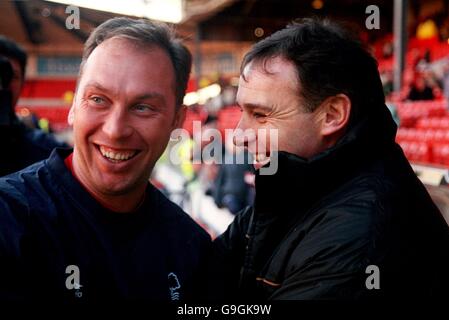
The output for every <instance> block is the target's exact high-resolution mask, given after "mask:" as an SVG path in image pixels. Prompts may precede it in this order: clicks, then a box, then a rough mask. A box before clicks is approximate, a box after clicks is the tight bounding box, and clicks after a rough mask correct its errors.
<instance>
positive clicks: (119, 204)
mask: <svg viewBox="0 0 449 320" xmlns="http://www.w3.org/2000/svg"><path fill="white" fill-rule="evenodd" d="M64 163H65V165H66V166H67V168H68V169H69V170H70V172H71V173H72V175H73V176H74V177H75V179H76V180H77V181H78V182H79V183H80V184H81V186H82V187H83V188H84V189H85V190H86V191H87V192H88V193H89V194H90V195H91V196H92V197H93V198H94V199H95V200H96V201H97V202H98V203H100V204H101V206H103V207H104V208H106V209H108V210H111V211H114V212H120V213H128V212H133V211H135V210H137V209H138V208H139V207H140V206H141V205H142V203H143V202H144V200H145V190H146V186H144V187H143V188H142V190H141V191H139V192H132V193H128V194H124V195H105V194H102V193H99V192H96V191H95V189H94V188H89V186H88V185H89V184H88V183H87V182H83V181H85V179H83V175H82V174H80V171H79V169H77V165H76V163H75V162H74V161H73V153H71V154H70V155H69V156H68V157H67V158H66V159H65V160H64Z"/></svg>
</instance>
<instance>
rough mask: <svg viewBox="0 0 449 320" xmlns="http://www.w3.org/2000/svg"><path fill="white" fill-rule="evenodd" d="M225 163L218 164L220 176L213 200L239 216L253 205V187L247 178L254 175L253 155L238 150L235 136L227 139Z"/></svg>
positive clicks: (216, 181) (240, 149) (216, 183)
mask: <svg viewBox="0 0 449 320" xmlns="http://www.w3.org/2000/svg"><path fill="white" fill-rule="evenodd" d="M223 153H224V156H223V163H222V164H218V166H219V169H218V175H217V178H216V179H215V184H214V188H213V198H214V201H215V204H216V205H217V206H218V207H220V208H221V207H225V208H228V209H229V211H230V212H231V213H233V214H237V213H238V212H239V211H241V210H242V209H244V208H245V207H247V206H249V205H252V203H253V202H252V195H253V193H252V192H251V188H252V187H251V186H250V185H249V184H248V183H246V181H245V176H246V175H248V174H252V173H253V170H254V169H253V166H252V165H251V164H252V161H251V155H249V154H248V152H247V151H246V150H244V149H243V148H241V147H240V148H236V146H235V145H234V143H233V136H232V135H227V136H226V137H225V145H224V152H223Z"/></svg>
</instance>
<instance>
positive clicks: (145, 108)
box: [134, 104, 152, 112]
mask: <svg viewBox="0 0 449 320" xmlns="http://www.w3.org/2000/svg"><path fill="white" fill-rule="evenodd" d="M134 110H136V111H138V112H146V111H151V110H152V108H151V107H150V106H149V105H146V104H138V105H136V106H134Z"/></svg>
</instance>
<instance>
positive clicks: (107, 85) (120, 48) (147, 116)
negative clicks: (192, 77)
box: [0, 18, 211, 302]
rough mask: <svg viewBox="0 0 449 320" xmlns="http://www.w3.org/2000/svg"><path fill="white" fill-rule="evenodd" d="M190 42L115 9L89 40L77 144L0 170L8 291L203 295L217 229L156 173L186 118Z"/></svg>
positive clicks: (40, 295)
mask: <svg viewBox="0 0 449 320" xmlns="http://www.w3.org/2000/svg"><path fill="white" fill-rule="evenodd" d="M190 67H191V56H190V53H189V52H188V50H187V49H186V48H185V47H184V46H183V45H182V44H181V43H180V42H179V41H178V40H176V39H175V38H174V37H173V35H172V33H171V31H170V29H169V28H168V27H167V26H166V25H164V24H157V23H151V22H148V21H145V20H132V19H128V18H115V19H111V20H108V21H106V22H104V23H103V24H101V25H100V26H99V27H98V28H97V29H95V30H94V32H93V33H92V34H91V35H90V37H89V38H88V40H87V42H86V45H85V49H84V54H83V60H82V64H81V70H80V77H79V79H78V87H77V91H76V96H75V99H74V101H73V105H72V108H71V110H70V113H69V123H70V124H73V130H74V142H75V146H74V149H73V151H72V150H63V149H56V150H55V151H53V153H52V154H51V156H50V158H48V159H47V160H44V161H41V162H38V163H36V164H34V165H32V166H30V167H28V168H25V169H23V170H21V171H19V172H16V173H14V174H11V175H8V176H6V177H3V178H1V179H0V300H2V301H3V300H45V301H59V302H72V301H81V302H82V301H102V300H104V301H111V300H113V301H115V300H128V301H129V300H146V301H148V300H158V301H164V300H167V301H169V300H189V299H195V298H198V294H200V293H201V292H200V291H199V290H200V288H201V286H200V283H201V279H202V269H201V268H202V265H203V261H205V259H206V257H207V255H208V252H209V249H210V244H211V242H210V237H209V235H208V234H207V233H206V232H205V231H204V230H203V229H202V228H201V227H200V226H198V225H197V224H196V223H195V222H194V221H193V220H192V219H191V218H190V217H189V216H188V215H187V214H186V213H185V212H183V211H182V210H181V209H180V208H179V207H177V206H176V205H174V204H173V203H171V202H170V201H169V200H168V199H167V198H165V196H163V195H162V194H161V193H160V192H159V191H158V190H156V189H155V188H154V187H153V186H152V185H151V184H150V183H149V182H148V179H149V177H150V174H151V171H152V169H153V167H154V165H155V162H156V161H157V159H158V158H159V157H160V155H161V154H162V152H163V151H164V149H165V147H166V145H167V143H168V140H169V137H170V133H171V131H172V130H173V129H174V128H176V127H177V126H179V125H180V124H181V123H182V121H183V118H184V114H185V109H184V107H182V100H183V96H184V94H185V90H186V86H187V81H188V78H189V73H190Z"/></svg>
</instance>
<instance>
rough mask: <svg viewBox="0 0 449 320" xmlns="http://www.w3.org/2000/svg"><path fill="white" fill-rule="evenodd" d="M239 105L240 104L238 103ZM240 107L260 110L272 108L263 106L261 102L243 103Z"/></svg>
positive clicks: (270, 109)
mask: <svg viewBox="0 0 449 320" xmlns="http://www.w3.org/2000/svg"><path fill="white" fill-rule="evenodd" d="M239 105H240V104H239ZM241 107H242V108H247V109H251V110H253V109H257V110H262V111H267V112H268V111H272V108H270V107H269V106H265V105H262V104H257V103H243V105H241Z"/></svg>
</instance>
